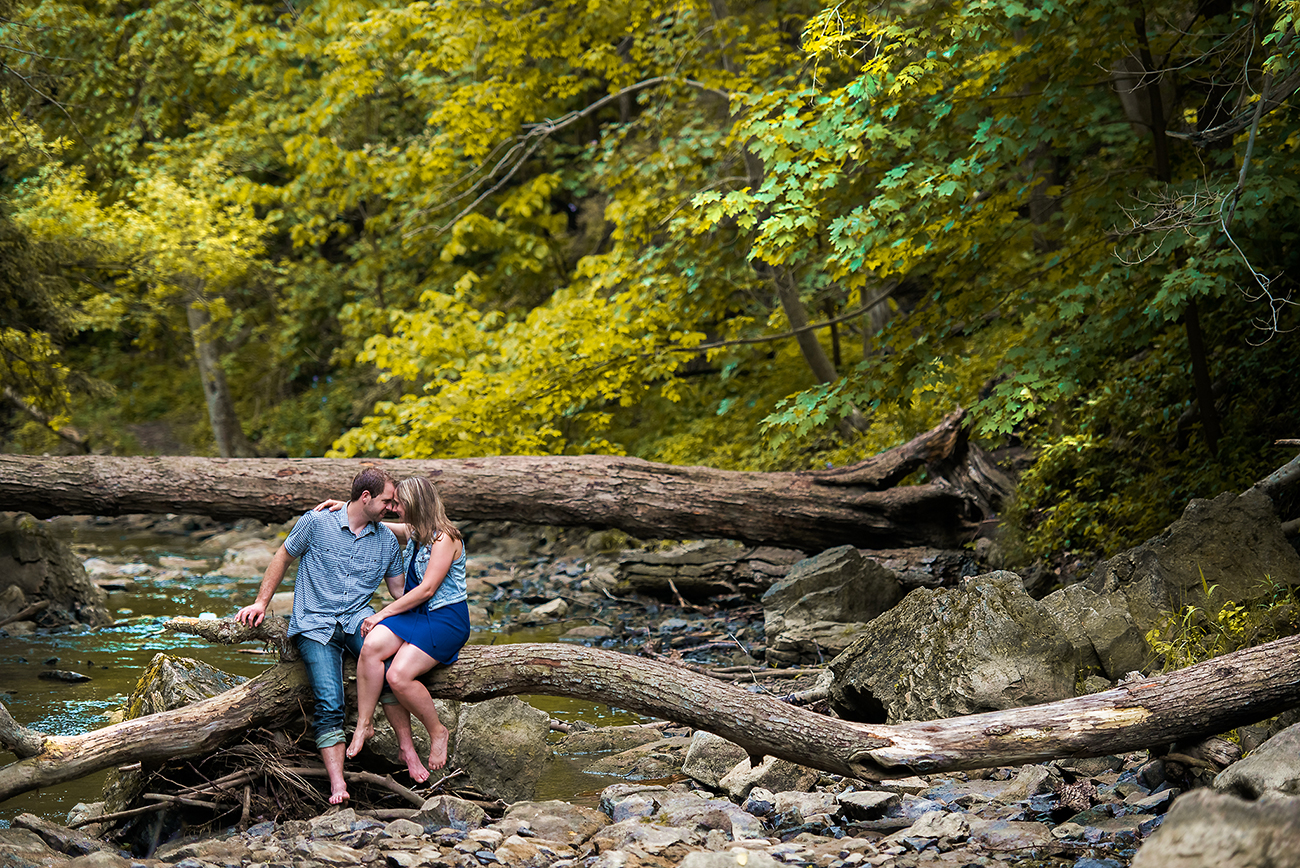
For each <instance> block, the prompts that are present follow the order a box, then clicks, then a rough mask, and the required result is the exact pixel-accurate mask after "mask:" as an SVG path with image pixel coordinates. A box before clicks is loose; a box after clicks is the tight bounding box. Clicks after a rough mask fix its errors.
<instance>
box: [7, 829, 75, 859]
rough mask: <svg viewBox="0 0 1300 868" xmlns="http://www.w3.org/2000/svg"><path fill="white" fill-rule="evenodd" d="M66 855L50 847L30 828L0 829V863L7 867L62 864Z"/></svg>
mask: <svg viewBox="0 0 1300 868" xmlns="http://www.w3.org/2000/svg"><path fill="white" fill-rule="evenodd" d="M67 861H68V857H67V856H66V855H65V854H64V853H60V852H59V851H58V850H54V849H52V848H51V847H50V846H49V845H48V844H46V843H45V842H44V841H43V840H41V836H40V835H37V834H36V833H35V832H33V831H31V830H30V829H17V828H9V829H0V865H3V866H5V868H9V866H11V865H12V866H15V868H27V866H37V865H40V866H56V865H64V864H66V863H67Z"/></svg>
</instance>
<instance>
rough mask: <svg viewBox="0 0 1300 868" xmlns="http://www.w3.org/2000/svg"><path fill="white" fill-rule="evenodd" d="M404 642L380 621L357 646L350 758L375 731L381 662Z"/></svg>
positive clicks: (382, 669) (381, 683)
mask: <svg viewBox="0 0 1300 868" xmlns="http://www.w3.org/2000/svg"><path fill="white" fill-rule="evenodd" d="M405 644H406V643H405V642H403V641H402V640H401V639H399V638H398V637H397V635H396V634H394V633H393V631H392V630H389V629H388V628H387V627H385V626H384V625H383V624H380V625H379V626H377V627H375V629H373V630H371V631H370V633H369V635H367V636H366V641H365V643H364V644H363V645H362V646H361V656H359V657H358V658H357V728H356V730H355V731H354V732H353V733H352V743H351V744H349V745H348V749H347V755H348V756H349V757H354V756H356V755H357V754H359V753H361V748H363V747H365V746H366V739H368V738H370V736H372V735H374V734H375V723H374V720H375V705H376V704H378V702H379V694H380V693H381V692H383V689H384V661H385V660H387V659H388V658H389V657H392V656H393V655H395V654H396V653H397V650H398V649H399V648H401V647H402V646H403V645H405Z"/></svg>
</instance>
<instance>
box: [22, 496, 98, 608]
mask: <svg viewBox="0 0 1300 868" xmlns="http://www.w3.org/2000/svg"><path fill="white" fill-rule="evenodd" d="M0 575H3V576H4V577H5V579H6V582H5V583H6V585H8V586H9V587H12V588H15V589H16V591H12V590H11V591H8V592H7V594H6V596H5V597H3V598H0V620H3V619H4V618H7V617H9V616H11V615H16V614H18V613H19V612H20V611H22V610H23V609H26V608H27V607H29V606H31V605H34V604H36V603H39V602H42V601H47V602H48V603H49V605H48V606H46V608H45V609H44V610H43V611H41V612H40V613H38V614H37V615H35V616H33V618H34V620H35V621H36V622H37V623H38V624H40V625H43V626H56V625H63V624H74V623H79V624H87V625H90V626H99V625H101V624H107V623H109V622H111V621H112V620H113V619H112V618H111V617H110V616H109V614H108V609H107V608H105V605H104V604H105V602H106V601H107V599H108V597H107V595H106V594H105V593H104V591H102V590H100V589H99V588H98V587H96V586H95V583H94V582H93V581H91V579H90V576H89V575H88V574H87V573H86V570H85V568H84V567H82V565H81V561H80V560H78V558H77V557H76V555H74V554H73V553H72V549H71V548H70V547H69V546H68V545H67V544H66V543H64V542H61V541H60V540H58V539H56V538H55V537H54V535H53V534H52V533H51V532H50V530H49V528H48V527H47V526H46V525H45V523H44V522H41V521H38V520H37V519H36V518H34V517H32V516H31V515H28V514H27V513H25V512H5V513H0Z"/></svg>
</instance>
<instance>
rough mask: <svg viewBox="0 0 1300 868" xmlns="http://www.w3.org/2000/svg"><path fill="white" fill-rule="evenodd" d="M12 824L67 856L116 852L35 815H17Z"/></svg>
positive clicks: (87, 836)
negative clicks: (34, 835)
mask: <svg viewBox="0 0 1300 868" xmlns="http://www.w3.org/2000/svg"><path fill="white" fill-rule="evenodd" d="M13 824H14V826H15V827H17V828H19V829H27V830H28V831H30V832H35V833H36V834H37V835H39V836H40V838H41V840H42V841H44V842H45V844H46V845H47V846H49V847H50V848H51V849H54V850H57V851H59V852H60V853H66V854H67V855H69V856H83V855H85V854H87V853H94V852H96V851H99V850H108V851H111V852H116V851H115V850H113V848H112V847H110V846H109V845H108V844H105V843H104V842H103V841H101V840H99V839H98V838H92V837H90V836H89V835H87V834H86V833H85V832H79V831H77V830H76V829H69V828H68V827H67V826H60V825H59V824H58V823H51V822H50V821H49V820H46V819H43V818H41V817H38V816H36V815H35V814H26V813H24V814H19V815H18V816H16V817H14V820H13Z"/></svg>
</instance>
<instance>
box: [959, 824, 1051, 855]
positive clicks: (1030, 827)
mask: <svg viewBox="0 0 1300 868" xmlns="http://www.w3.org/2000/svg"><path fill="white" fill-rule="evenodd" d="M967 820H968V821H969V823H970V837H969V840H970V842H971V843H973V844H979V845H982V846H983V847H985V848H987V849H989V850H992V851H994V852H998V853H1009V852H1021V853H1023V852H1027V851H1029V850H1034V849H1037V848H1040V847H1046V846H1048V845H1050V844H1051V843H1052V841H1053V838H1052V832H1051V829H1049V828H1048V827H1047V826H1045V825H1043V824H1042V823H1029V822H1024V821H1020V820H984V819H980V818H978V817H967Z"/></svg>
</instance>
